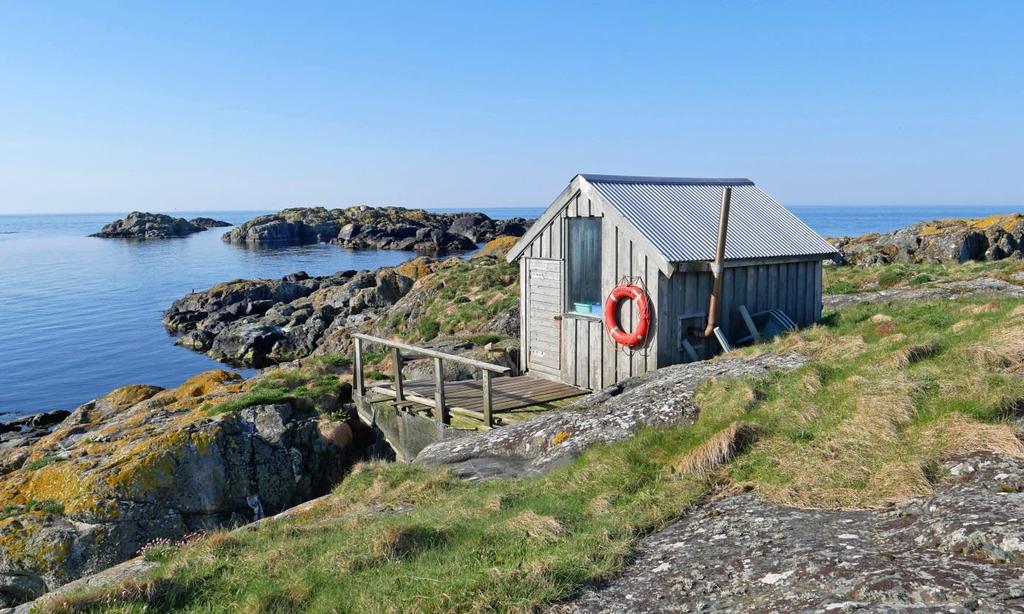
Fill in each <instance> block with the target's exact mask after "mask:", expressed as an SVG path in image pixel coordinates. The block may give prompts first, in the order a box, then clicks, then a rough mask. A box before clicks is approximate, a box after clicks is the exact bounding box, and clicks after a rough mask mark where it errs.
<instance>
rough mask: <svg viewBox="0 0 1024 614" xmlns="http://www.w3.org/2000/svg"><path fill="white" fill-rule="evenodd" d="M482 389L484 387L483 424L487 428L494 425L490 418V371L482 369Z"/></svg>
mask: <svg viewBox="0 0 1024 614" xmlns="http://www.w3.org/2000/svg"><path fill="white" fill-rule="evenodd" d="M482 376H483V380H482V384H483V389H484V424H485V425H487V428H492V427H493V426H494V420H493V419H492V418H491V405H492V403H491V372H490V371H488V370H487V369H484V370H483V372H482Z"/></svg>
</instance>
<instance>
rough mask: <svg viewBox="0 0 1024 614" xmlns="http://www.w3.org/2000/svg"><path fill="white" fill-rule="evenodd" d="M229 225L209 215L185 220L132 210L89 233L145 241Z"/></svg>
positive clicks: (103, 236)
mask: <svg viewBox="0 0 1024 614" xmlns="http://www.w3.org/2000/svg"><path fill="white" fill-rule="evenodd" d="M227 226H231V224H229V223H228V222H222V221H220V220H215V219H213V218H209V217H197V218H193V219H191V220H186V219H185V218H183V217H171V216H169V215H164V214H163V213H144V212H141V211H132V212H131V213H129V214H128V215H127V216H125V217H124V218H123V219H120V220H114V221H113V222H111V223H109V224H107V225H106V226H104V227H103V228H102V229H101V230H100V231H99V232H97V233H95V234H91V235H89V236H90V237H99V238H101V239H135V240H138V241H147V240H152V239H170V238H175V237H187V236H188V235H190V234H193V233H196V232H202V231H204V230H209V229H210V228H222V227H227Z"/></svg>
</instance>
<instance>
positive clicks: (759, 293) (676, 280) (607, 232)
mask: <svg viewBox="0 0 1024 614" xmlns="http://www.w3.org/2000/svg"><path fill="white" fill-rule="evenodd" d="M602 207H603V204H602V203H601V202H600V201H599V200H594V199H592V198H589V197H588V195H587V194H586V193H583V194H581V193H577V194H576V195H574V196H571V197H570V201H569V202H568V204H567V206H565V207H564V208H563V209H562V211H561V212H560V213H559V214H558V215H557V216H555V217H554V218H552V219H551V220H550V221H549V223H548V224H547V225H546V226H545V228H544V229H543V231H542V232H541V233H540V234H539V235H537V237H536V239H534V241H533V242H532V243H531V244H530V246H529V247H528V248H527V249H526V251H525V252H524V253H523V256H522V260H521V261H520V262H521V264H520V280H521V282H522V283H521V285H522V289H521V294H520V300H521V301H522V303H521V307H522V316H521V320H520V322H521V328H520V335H521V338H522V340H523V341H522V344H523V345H522V352H521V354H522V356H523V358H522V367H523V368H524V369H525V370H529V369H531V368H532V367H531V364H530V361H529V356H530V351H531V347H530V346H531V344H535V345H536V346H537V349H539V350H541V351H542V352H550V351H551V348H552V347H555V348H557V349H558V353H559V359H558V361H557V363H551V362H548V361H543V364H541V365H540V369H535V370H534V372H535V373H536V374H537V375H541V376H546V377H549V378H553V379H560V380H561V381H564V382H566V383H569V384H573V385H576V386H580V387H582V388H589V389H592V390H596V389H600V388H603V387H605V386H609V385H611V384H613V383H615V382H619V381H622V380H625V379H628V378H630V377H633V376H636V375H642V374H644V373H646V372H648V371H651V370H654V369H657V368H659V367H663V366H667V365H670V364H676V363H679V362H685V361H687V360H688V359H689V358H688V356H686V354H685V352H684V351H683V349H682V346H681V341H682V336H681V328H680V322H679V318H680V317H682V316H686V315H690V314H705V315H706V313H707V307H708V297H709V295H710V293H711V286H712V278H711V274H710V273H708V272H706V271H695V272H682V271H679V272H676V273H675V274H673V275H672V276H671V277H666V276H665V275H664V274H663V273H661V271H659V270H658V267H657V266H656V265H655V264H654V263H653V262H652V258H651V257H650V255H648V254H646V253H644V248H643V247H642V246H641V245H640V243H639V242H638V241H637V239H636V237H635V235H634V234H633V233H634V231H633V230H632V229H624V228H620V227H618V226H617V225H616V224H615V223H613V221H612V220H611V219H610V217H609V216H606V215H605V212H604V211H603V208H602ZM572 217H599V218H603V219H604V222H603V224H602V233H601V242H602V245H601V247H602V249H601V251H602V263H601V268H602V273H601V295H602V296H607V295H608V293H609V292H610V291H611V289H612V287H614V286H615V284H617V283H619V281H621V280H623V279H627V278H628V279H632V280H634V281H641V282H642V283H644V284H645V285H646V287H647V291H648V293H649V294H650V297H651V307H652V330H651V334H650V337H649V338H650V341H649V343H648V345H647V346H646V347H645V348H643V349H641V350H639V351H635V352H627V351H623V350H622V349H621V348H616V346H615V344H614V343H612V342H611V340H610V339H609V337H608V333H607V332H606V331H605V328H604V324H603V322H602V321H601V318H600V317H599V316H587V315H580V314H573V313H569V312H568V311H569V310H568V309H567V307H566V305H565V279H564V273H563V272H562V271H564V259H565V254H566V250H565V244H566V232H567V230H566V220H568V219H569V218H572ZM533 261H536V262H538V263H543V264H541V265H540V268H543V269H544V270H545V273H544V274H542V275H541V276H540V277H538V278H537V279H538V280H539V281H540V283H541V285H542V286H543V287H534V284H533V283H532V282H531V281H530V271H531V268H530V262H533ZM556 269H557V271H558V273H557V286H554V285H552V283H551V282H552V279H551V277H550V275H549V272H552V273H551V274H553V271H555V270H556ZM821 272H822V270H821V262H820V261H816V260H803V261H801V260H793V261H788V262H781V261H780V262H764V263H757V264H745V265H743V266H727V268H726V269H725V278H724V279H723V284H722V286H723V294H722V303H721V310H722V311H721V313H720V323H721V326H722V329H723V330H724V331H725V333H726V335H727V336H728V337H729V338H730V339H738V338H740V337H743V336H746V335H747V334H748V333H747V330H746V327H745V326H744V324H743V321H742V319H741V317H740V315H739V311H738V307H739V306H740V305H746V307H747V309H749V310H750V311H751V312H757V311H764V310H766V309H782V310H783V311H785V312H786V313H787V314H788V315H789V316H790V317H791V318H793V320H795V321H796V322H797V324H799V325H800V326H807V325H809V324H812V323H814V322H816V321H818V320H819V319H820V318H821ZM556 287H557V291H556V289H555V288H556ZM556 294H557V296H556ZM534 301H536V302H537V306H536V307H533V308H531V307H530V305H531V303H532V302H534ZM555 311H557V312H558V314H560V318H561V319H560V321H558V320H556V321H555V322H556V323H555V325H554V326H549V322H548V318H550V317H551V316H550V314H551V313H554V312H555ZM636 320H637V313H636V312H635V308H634V306H633V305H632V303H629V302H627V303H626V304H625V305H624V306H623V309H622V313H621V323H622V326H623V328H624V329H627V330H632V329H633V328H634V327H635V326H636ZM707 346H708V347H709V348H711V350H712V351H714V350H717V348H718V345H717V343H715V342H709V343H708V344H707ZM552 364H557V365H558V368H557V369H554V370H552V369H551V365H552Z"/></svg>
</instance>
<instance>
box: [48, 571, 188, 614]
mask: <svg viewBox="0 0 1024 614" xmlns="http://www.w3.org/2000/svg"><path fill="white" fill-rule="evenodd" d="M180 590H182V587H181V586H180V585H179V584H178V583H177V582H175V581H173V580H170V579H164V578H155V579H148V578H143V579H138V578H129V579H127V580H124V581H122V582H121V583H120V584H118V585H117V587H116V588H114V589H109V588H102V589H93V590H85V591H81V592H73V593H69V594H66V595H58V596H54V597H51V598H49V599H44V600H43V602H42V604H41V605H39V606H37V607H36V608H35V609H33V610H32V611H33V612H35V611H39V612H41V613H43V614H72V613H74V612H85V611H95V610H100V609H103V608H104V606H112V605H118V604H123V603H124V602H129V603H131V602H134V603H152V602H154V601H157V600H160V599H166V598H168V597H169V596H170V595H172V594H173V593H175V592H177V591H180Z"/></svg>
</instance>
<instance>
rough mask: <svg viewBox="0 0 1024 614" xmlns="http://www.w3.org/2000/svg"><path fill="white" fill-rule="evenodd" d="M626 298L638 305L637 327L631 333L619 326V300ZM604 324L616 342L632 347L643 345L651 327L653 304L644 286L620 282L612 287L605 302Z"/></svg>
mask: <svg viewBox="0 0 1024 614" xmlns="http://www.w3.org/2000/svg"><path fill="white" fill-rule="evenodd" d="M624 298H628V299H630V300H631V301H633V302H635V303H636V306H637V323H636V328H635V329H634V330H633V332H631V333H627V332H626V331H624V330H622V327H621V326H619V301H621V300H622V299H624ZM604 325H605V327H607V328H608V334H609V335H611V338H612V341H614V342H615V343H618V344H619V345H625V346H627V347H631V348H635V347H637V346H640V345H643V344H644V342H645V341H646V340H647V333H648V332H649V331H650V329H651V306H650V301H649V300H648V299H647V293H646V292H644V290H643V288H641V287H640V286H637V285H635V284H619V285H617V286H615V287H614V288H612V291H611V292H610V293H609V294H608V300H606V301H605V303H604Z"/></svg>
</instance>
